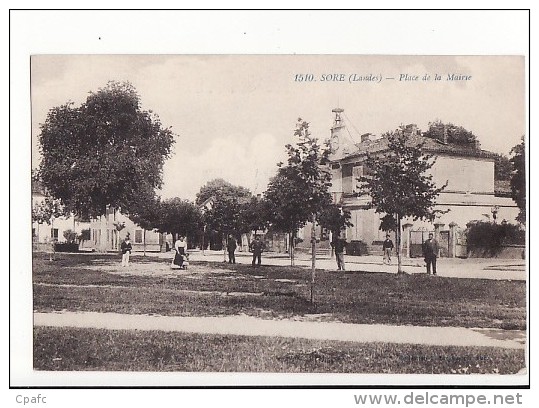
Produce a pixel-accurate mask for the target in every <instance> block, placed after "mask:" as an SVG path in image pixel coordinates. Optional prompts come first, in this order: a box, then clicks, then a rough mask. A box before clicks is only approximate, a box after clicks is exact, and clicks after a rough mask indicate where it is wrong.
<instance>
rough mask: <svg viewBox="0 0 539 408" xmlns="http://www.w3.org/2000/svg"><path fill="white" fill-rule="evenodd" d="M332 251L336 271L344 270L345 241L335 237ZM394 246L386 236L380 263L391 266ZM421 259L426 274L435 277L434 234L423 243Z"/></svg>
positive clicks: (435, 253)
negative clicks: (422, 259) (333, 252)
mask: <svg viewBox="0 0 539 408" xmlns="http://www.w3.org/2000/svg"><path fill="white" fill-rule="evenodd" d="M331 245H332V247H333V250H334V251H335V258H336V260H337V269H338V270H339V271H344V270H345V263H344V249H345V248H346V245H347V243H346V240H345V239H344V238H341V237H340V236H336V237H335V239H334V240H333V242H332V243H331ZM394 248H395V245H394V244H393V241H392V240H391V235H390V234H386V239H385V240H384V242H383V243H382V251H383V258H382V262H383V263H384V265H391V254H392V252H393V249H394ZM422 252H423V257H424V259H425V265H426V267H427V274H428V275H430V274H431V272H432V275H436V274H437V273H436V259H437V258H438V253H439V245H438V241H436V239H434V234H433V233H429V238H428V239H427V240H426V241H425V242H423V245H422Z"/></svg>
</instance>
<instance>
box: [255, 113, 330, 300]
mask: <svg viewBox="0 0 539 408" xmlns="http://www.w3.org/2000/svg"><path fill="white" fill-rule="evenodd" d="M294 136H295V138H296V139H297V143H296V144H295V145H292V144H288V145H286V150H287V153H288V162H287V165H284V164H283V163H279V164H278V170H277V175H276V176H275V177H274V178H273V179H271V180H270V183H269V185H268V189H267V191H266V194H265V197H266V199H267V200H268V201H269V202H270V204H271V208H272V214H271V218H272V224H273V226H274V227H276V228H277V229H280V230H281V231H283V232H288V233H289V234H290V238H291V245H290V261H291V264H292V265H293V264H294V240H295V236H296V234H297V232H298V230H299V229H300V228H301V227H303V226H304V225H305V224H306V223H307V221H309V220H310V221H311V222H312V231H311V246H312V264H311V269H312V277H311V302H312V301H313V292H314V279H315V266H316V253H315V250H316V248H315V246H316V239H315V238H316V237H315V236H314V228H315V225H316V222H317V217H318V214H320V213H321V212H322V211H323V210H324V208H326V207H327V206H329V205H330V204H331V201H332V200H331V194H330V193H329V187H330V186H331V174H330V172H329V169H328V167H327V164H328V162H329V160H328V156H329V151H330V150H329V145H328V144H327V143H326V145H325V146H321V145H320V144H318V140H317V139H316V138H314V137H313V136H312V135H311V132H310V130H309V123H308V122H306V121H304V120H302V119H301V118H299V119H298V122H297V124H296V129H295V131H294Z"/></svg>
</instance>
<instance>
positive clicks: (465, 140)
mask: <svg viewBox="0 0 539 408" xmlns="http://www.w3.org/2000/svg"><path fill="white" fill-rule="evenodd" d="M424 136H426V137H429V138H431V139H436V140H439V141H441V142H443V141H444V138H445V140H446V141H447V143H450V144H458V145H466V144H471V143H475V142H476V141H477V137H476V136H475V135H474V134H473V133H472V132H470V131H469V130H466V129H465V128H463V127H462V126H457V125H454V124H452V123H443V122H442V121H441V120H436V121H434V122H430V123H429V130H427V131H426V132H425V133H424Z"/></svg>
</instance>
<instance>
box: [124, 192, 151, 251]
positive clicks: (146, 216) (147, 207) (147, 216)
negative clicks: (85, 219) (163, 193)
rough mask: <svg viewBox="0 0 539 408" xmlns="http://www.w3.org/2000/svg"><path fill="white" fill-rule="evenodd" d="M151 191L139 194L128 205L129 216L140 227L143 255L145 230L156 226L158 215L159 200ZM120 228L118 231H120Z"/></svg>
mask: <svg viewBox="0 0 539 408" xmlns="http://www.w3.org/2000/svg"><path fill="white" fill-rule="evenodd" d="M152 193H153V192H146V193H145V194H141V195H140V196H138V197H136V199H135V200H134V201H133V202H132V203H131V206H130V209H131V213H130V214H129V218H130V219H131V221H133V222H134V223H135V224H137V225H139V226H140V227H141V228H142V234H143V237H142V244H143V256H146V230H153V229H155V228H157V225H158V220H159V215H160V213H159V210H160V206H161V201H160V199H159V198H158V197H156V196H154V195H153V194H152ZM118 228H119V227H118V226H117V227H116V229H117V230H118ZM121 229H123V228H121ZM121 229H120V230H118V231H121Z"/></svg>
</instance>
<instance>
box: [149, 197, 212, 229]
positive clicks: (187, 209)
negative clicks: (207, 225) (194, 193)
mask: <svg viewBox="0 0 539 408" xmlns="http://www.w3.org/2000/svg"><path fill="white" fill-rule="evenodd" d="M156 212H157V214H158V216H157V221H156V223H155V224H154V227H155V228H157V229H158V230H159V231H160V232H168V233H170V234H178V235H183V236H187V237H188V239H189V238H190V239H192V238H195V237H196V236H197V235H198V233H199V231H201V230H202V213H201V211H200V209H199V208H198V206H196V205H195V204H193V203H192V202H191V201H188V200H182V199H180V198H178V197H174V198H171V199H168V200H164V201H161V202H160V203H159V205H158V207H157V211H156Z"/></svg>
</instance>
